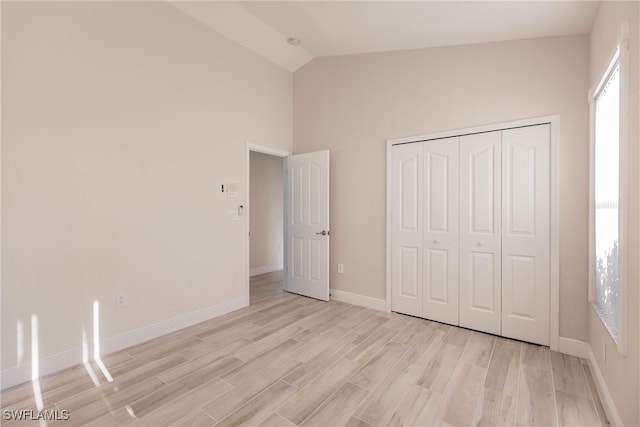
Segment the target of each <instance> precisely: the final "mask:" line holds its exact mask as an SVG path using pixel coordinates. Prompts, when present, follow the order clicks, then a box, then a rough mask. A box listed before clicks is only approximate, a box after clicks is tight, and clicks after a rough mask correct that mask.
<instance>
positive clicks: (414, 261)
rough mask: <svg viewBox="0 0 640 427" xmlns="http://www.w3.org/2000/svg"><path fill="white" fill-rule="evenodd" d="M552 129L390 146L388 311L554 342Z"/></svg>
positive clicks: (537, 127) (544, 126)
mask: <svg viewBox="0 0 640 427" xmlns="http://www.w3.org/2000/svg"><path fill="white" fill-rule="evenodd" d="M549 145H550V124H548V123H545V124H540V125H533V126H524V127H517V128H509V129H503V130H496V131H489V132H479V133H474V134H467V135H460V136H455V137H448V138H441V139H433V140H425V141H418V142H410V143H400V144H397V145H393V146H392V148H391V156H392V158H391V164H390V167H391V177H390V190H391V194H390V198H391V201H390V207H391V209H390V214H391V218H390V225H391V233H390V237H391V243H390V247H391V252H390V255H391V263H390V265H391V274H390V278H391V309H392V311H395V312H398V313H404V314H410V315H413V316H418V317H423V318H426V319H431V320H435V321H438V322H443V323H448V324H451V325H456V326H462V327H465V328H470V329H475V330H478V331H483V332H488V333H491V334H496V335H502V336H505V337H509V338H515V339H519V340H523V341H528V342H533V343H537V344H543V345H549V292H550V290H549V289H550V275H549V270H550V259H549V256H550V157H549V156H550V151H549Z"/></svg>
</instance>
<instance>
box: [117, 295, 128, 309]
mask: <svg viewBox="0 0 640 427" xmlns="http://www.w3.org/2000/svg"><path fill="white" fill-rule="evenodd" d="M124 305H127V297H126V296H125V294H118V295H116V307H122V306H124Z"/></svg>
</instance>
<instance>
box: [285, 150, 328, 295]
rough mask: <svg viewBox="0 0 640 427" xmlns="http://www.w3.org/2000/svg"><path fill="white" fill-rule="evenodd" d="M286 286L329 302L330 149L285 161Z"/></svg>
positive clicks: (295, 291) (290, 289)
mask: <svg viewBox="0 0 640 427" xmlns="http://www.w3.org/2000/svg"><path fill="white" fill-rule="evenodd" d="M286 169H287V177H286V179H287V184H286V191H287V193H286V206H285V208H286V209H285V231H284V234H285V235H284V241H285V251H286V252H285V253H286V257H285V270H286V271H285V275H284V277H285V289H286V290H287V291H289V292H294V293H297V294H300V295H304V296H308V297H312V298H317V299H320V300H324V301H329V151H318V152H314V153H305V154H298V155H295V156H289V157H287V160H286Z"/></svg>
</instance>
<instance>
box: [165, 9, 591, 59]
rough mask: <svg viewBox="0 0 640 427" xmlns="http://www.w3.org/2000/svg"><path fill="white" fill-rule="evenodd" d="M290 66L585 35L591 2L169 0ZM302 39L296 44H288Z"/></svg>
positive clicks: (261, 52) (197, 17) (227, 35)
mask: <svg viewBox="0 0 640 427" xmlns="http://www.w3.org/2000/svg"><path fill="white" fill-rule="evenodd" d="M171 4H173V5H174V6H175V7H177V8H178V9H180V10H182V11H184V12H185V13H187V14H189V15H190V16H192V17H194V18H195V19H197V20H199V21H201V22H204V23H205V24H207V25H209V26H211V27H212V28H213V29H215V30H216V31H219V32H220V33H222V34H224V35H225V36H226V37H228V38H230V39H232V40H234V41H236V42H237V43H239V44H241V45H243V46H245V47H247V48H248V49H250V50H252V51H254V52H256V53H258V54H260V55H262V56H264V57H266V58H267V59H269V60H270V61H272V62H274V63H276V64H278V65H280V66H281V67H283V68H285V69H287V70H290V71H295V70H296V69H298V68H299V67H300V66H302V65H304V64H305V63H307V62H308V61H310V60H311V59H313V58H315V57H318V56H333V55H351V54H359V53H370V52H384V51H392V50H405V49H420V48H426V47H437V46H454V45H462V44H472V43H486V42H494V41H503V40H518V39H528V38H536V37H551V36H564V35H573V34H586V33H588V32H589V30H590V28H591V23H592V22H593V18H594V16H595V13H596V10H597V8H598V2H596V1H377V2H368V1H281V2H277V1H248V2H244V1H243V2H216V1H198V2H191V1H174V2H171ZM288 37H295V38H297V39H299V40H301V44H300V45H299V46H291V45H289V44H288V43H287V42H286V39H287V38H288Z"/></svg>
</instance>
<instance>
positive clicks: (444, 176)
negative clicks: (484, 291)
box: [422, 137, 459, 325]
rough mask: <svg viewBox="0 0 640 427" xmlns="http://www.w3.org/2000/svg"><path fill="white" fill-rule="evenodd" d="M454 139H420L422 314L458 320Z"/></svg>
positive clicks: (456, 175) (455, 148) (437, 318)
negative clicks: (422, 248) (422, 174)
mask: <svg viewBox="0 0 640 427" xmlns="http://www.w3.org/2000/svg"><path fill="white" fill-rule="evenodd" d="M458 139H459V138H457V137H456V138H447V139H442V140H437V141H429V142H425V143H424V190H425V191H424V197H423V198H424V261H423V262H424V282H423V292H424V295H423V304H422V317H426V318H427V319H432V320H437V321H438V322H444V323H449V324H452V325H457V324H458V227H459V226H458V180H459V176H458V173H459V172H458V163H459V158H458V155H459V154H458Z"/></svg>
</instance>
